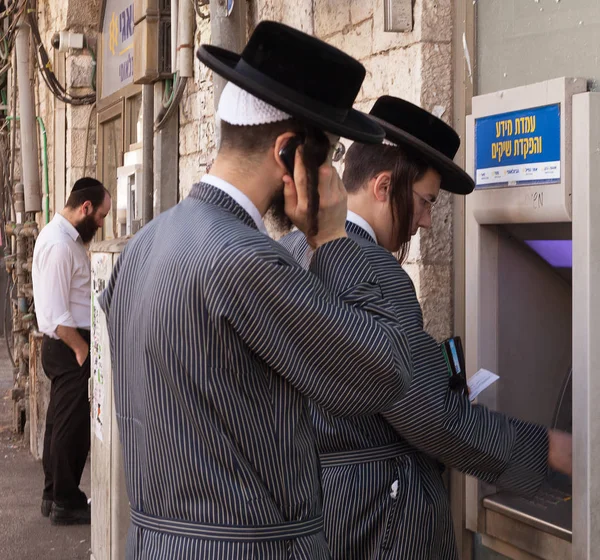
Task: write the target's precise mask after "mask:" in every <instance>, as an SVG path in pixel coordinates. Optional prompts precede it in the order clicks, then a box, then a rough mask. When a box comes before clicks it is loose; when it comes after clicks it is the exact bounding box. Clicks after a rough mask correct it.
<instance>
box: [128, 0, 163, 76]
mask: <svg viewBox="0 0 600 560" xmlns="http://www.w3.org/2000/svg"><path fill="white" fill-rule="evenodd" d="M133 13H134V31H133V52H134V56H133V60H134V65H133V81H134V82H135V83H136V84H151V83H153V82H156V81H158V80H160V79H164V78H168V77H170V75H171V72H172V69H171V56H170V52H171V12H170V3H169V2H168V1H165V0H135V3H134V10H133Z"/></svg>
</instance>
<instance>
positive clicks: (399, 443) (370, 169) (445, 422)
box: [281, 96, 571, 560]
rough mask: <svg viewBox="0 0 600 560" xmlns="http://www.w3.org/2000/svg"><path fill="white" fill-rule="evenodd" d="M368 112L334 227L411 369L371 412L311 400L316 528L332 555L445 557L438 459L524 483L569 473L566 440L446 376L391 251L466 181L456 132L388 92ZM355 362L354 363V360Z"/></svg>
mask: <svg viewBox="0 0 600 560" xmlns="http://www.w3.org/2000/svg"><path fill="white" fill-rule="evenodd" d="M371 116H372V117H373V118H374V119H376V121H377V122H378V123H379V124H380V125H381V126H382V127H383V129H384V130H385V133H386V139H385V140H384V145H381V146H368V145H366V144H360V143H355V144H353V145H352V146H351V147H350V148H349V150H348V153H347V155H346V161H345V170H344V183H345V185H346V188H347V190H348V192H349V201H348V208H349V212H348V220H347V223H346V228H347V231H348V234H349V236H350V237H351V238H352V239H354V240H355V241H356V242H357V243H358V244H360V246H361V247H362V249H363V252H364V254H365V255H367V257H368V259H369V262H370V263H371V266H372V267H373V269H374V270H375V271H376V274H377V276H378V277H379V279H380V282H381V286H382V289H383V296H384V298H385V299H386V300H388V301H389V302H390V304H392V306H393V307H394V309H395V311H396V314H397V316H398V317H399V318H400V320H401V322H402V324H403V327H404V329H405V331H406V333H407V336H408V340H409V345H410V350H411V356H412V363H413V381H412V383H411V387H410V389H409V391H408V393H407V394H406V395H405V396H404V397H403V398H402V399H400V400H399V401H398V402H397V403H396V404H395V405H394V406H393V407H392V408H391V409H390V410H388V411H386V412H384V413H383V414H381V415H371V416H356V417H352V418H339V417H334V416H333V415H331V414H330V413H329V412H328V411H327V410H325V409H324V408H323V407H321V406H320V405H319V404H318V403H314V402H313V403H311V412H312V416H313V421H314V423H315V426H316V431H317V445H318V448H319V453H320V459H321V466H322V468H323V491H324V517H325V535H326V537H327V539H328V541H329V544H330V548H331V552H332V556H333V558H336V559H340V560H341V559H344V560H352V559H355V560H359V559H360V560H368V559H375V558H378V559H379V558H389V559H394V560H421V559H422V560H425V559H427V560H457V559H458V553H457V550H456V544H455V537H454V530H453V525H452V518H451V512H450V504H449V502H448V496H447V492H446V489H445V486H444V482H443V478H442V472H443V468H444V466H449V467H452V468H456V469H458V470H460V471H462V472H465V473H468V474H470V475H473V476H476V477H479V478H480V479H482V480H484V481H486V482H488V483H491V484H495V485H496V486H498V487H499V488H503V489H505V490H509V491H512V492H515V493H519V494H523V495H531V494H533V493H535V492H536V491H537V490H538V489H539V488H540V486H541V484H542V482H543V480H544V478H545V476H546V474H547V470H548V466H550V467H551V468H553V469H555V470H557V471H560V472H563V473H566V474H570V472H571V441H570V436H567V435H565V434H561V433H558V432H555V431H552V430H547V429H546V428H545V427H543V426H537V425H534V424H531V423H528V422H523V421H520V420H517V419H515V418H510V417H507V416H505V415H503V414H499V413H497V412H492V411H490V410H488V409H487V408H485V407H483V406H479V405H472V404H471V403H470V401H469V398H468V396H467V392H466V390H465V386H464V384H461V383H458V384H457V383H454V382H453V381H454V380H455V377H451V376H450V371H449V365H448V363H447V361H446V359H445V357H444V353H443V351H442V346H441V345H438V343H437V342H436V341H435V340H434V339H433V338H432V337H431V336H430V335H429V334H427V332H426V331H425V330H424V326H423V317H422V312H421V308H420V305H419V302H418V300H417V297H416V293H415V289H414V286H413V284H412V281H411V280H410V278H409V276H408V274H407V273H406V272H405V271H404V270H403V268H402V266H401V264H400V263H401V262H402V260H403V258H404V257H405V256H406V254H407V248H408V242H409V241H410V238H411V236H412V235H414V234H415V233H416V232H417V230H418V229H419V228H420V227H425V228H427V227H430V226H431V219H432V218H431V208H432V206H433V205H434V204H435V202H436V200H437V198H438V195H439V191H440V187H441V188H442V189H444V190H446V191H448V192H451V193H455V194H461V195H466V194H469V193H470V192H471V191H472V190H473V188H474V184H473V181H472V179H471V178H470V177H469V176H468V175H467V174H466V173H465V172H464V171H463V170H462V169H460V168H459V167H458V166H457V165H456V164H455V163H454V162H453V161H452V158H453V157H454V155H455V154H456V152H457V150H458V147H459V145H460V140H459V138H458V135H457V134H456V133H455V132H454V130H453V129H452V128H451V127H449V126H448V125H446V124H445V123H444V122H443V121H441V120H440V119H438V118H436V117H434V116H433V115H431V114H430V113H428V112H427V111H425V110H423V109H421V108H419V107H417V106H415V105H413V104H411V103H408V102H406V101H404V100H401V99H398V98H394V97H390V96H385V97H382V98H380V99H379V100H378V101H377V102H376V103H375V105H374V107H373V109H372V110H371ZM281 243H282V244H283V245H284V246H285V247H286V248H288V249H289V250H290V252H291V253H292V254H294V256H295V257H296V258H297V259H298V260H299V262H302V263H303V264H305V265H307V264H308V263H309V262H310V259H311V258H312V250H311V248H310V247H309V245H308V244H307V243H306V238H305V236H304V235H303V234H302V233H301V232H295V233H292V234H290V235H288V236H286V237H285V238H283V239H282V240H281ZM393 253H400V259H399V260H397V259H396V258H395V257H394V255H393ZM399 261H400V262H399ZM355 373H356V375H357V376H361V375H363V372H361V371H360V369H359V368H355Z"/></svg>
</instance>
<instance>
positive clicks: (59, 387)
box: [32, 177, 111, 525]
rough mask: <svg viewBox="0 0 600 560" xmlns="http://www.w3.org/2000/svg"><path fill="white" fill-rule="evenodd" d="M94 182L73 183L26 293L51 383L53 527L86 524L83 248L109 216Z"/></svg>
mask: <svg viewBox="0 0 600 560" xmlns="http://www.w3.org/2000/svg"><path fill="white" fill-rule="evenodd" d="M110 205H111V199H110V194H109V193H108V191H107V190H106V189H105V188H104V186H103V185H102V183H100V181H97V180H96V179H92V178H90V177H84V178H83V179H79V180H78V181H77V182H76V183H75V185H74V186H73V190H72V191H71V194H70V196H69V199H68V200H67V204H66V206H65V208H64V209H63V210H62V212H58V213H57V214H56V215H55V216H54V219H53V220H52V221H51V222H50V223H49V224H48V225H47V226H46V227H45V228H44V229H43V230H42V231H41V233H40V235H39V237H38V239H37V242H36V245H35V250H34V252H33V268H32V278H33V295H34V302H35V308H36V315H37V321H38V328H39V330H40V332H42V333H43V334H44V341H43V343H42V365H43V367H44V372H45V373H46V375H47V376H48V378H49V379H50V380H51V390H50V403H49V405H48V412H47V416H46V433H45V437H44V454H43V466H44V475H45V485H44V492H43V496H42V508H41V509H42V515H44V516H45V517H48V516H50V520H51V522H52V524H53V525H72V524H83V523H89V522H90V510H89V506H88V503H87V497H86V495H85V494H84V493H83V492H82V491H81V490H80V489H79V483H80V481H81V474H82V472H83V468H84V466H85V462H86V459H87V454H88V451H89V448H90V416H89V404H88V390H87V385H88V379H89V376H90V362H89V344H90V314H91V312H90V295H91V294H90V260H89V257H88V253H87V247H86V246H87V245H88V244H89V243H90V242H91V241H92V239H93V238H94V235H95V234H96V232H97V231H98V229H99V228H100V227H102V224H103V223H104V218H105V217H106V215H107V214H108V212H109V211H110Z"/></svg>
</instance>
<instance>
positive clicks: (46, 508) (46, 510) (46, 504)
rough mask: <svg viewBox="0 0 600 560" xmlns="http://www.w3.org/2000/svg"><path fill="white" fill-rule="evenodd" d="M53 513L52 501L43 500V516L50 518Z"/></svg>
mask: <svg viewBox="0 0 600 560" xmlns="http://www.w3.org/2000/svg"><path fill="white" fill-rule="evenodd" d="M51 511H52V500H42V515H43V516H44V517H48V516H49V515H50V512H51Z"/></svg>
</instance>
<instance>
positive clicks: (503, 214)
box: [465, 78, 600, 560]
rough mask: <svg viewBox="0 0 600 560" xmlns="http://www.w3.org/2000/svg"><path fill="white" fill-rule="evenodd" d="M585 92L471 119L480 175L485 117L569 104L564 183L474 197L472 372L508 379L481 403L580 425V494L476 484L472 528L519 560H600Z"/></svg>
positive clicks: (596, 103)
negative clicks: (479, 140) (518, 491)
mask: <svg viewBox="0 0 600 560" xmlns="http://www.w3.org/2000/svg"><path fill="white" fill-rule="evenodd" d="M585 87H586V86H585V80H578V79H566V78H564V79H560V80H552V81H550V82H545V83H542V84H535V85H533V86H527V87H522V88H517V89H515V90H507V91H503V92H496V93H494V94H489V95H486V96H481V97H479V98H475V99H474V102H473V116H471V117H469V119H468V126H467V130H468V133H467V151H466V153H467V162H468V171H469V172H470V173H471V174H472V175H473V176H474V177H476V171H477V170H476V166H475V157H476V142H475V128H476V127H475V123H476V121H477V119H478V118H484V117H488V116H490V115H498V118H501V117H503V116H504V115H507V114H508V115H509V114H510V112H511V111H519V110H527V108H528V107H529V108H536V107H544V106H548V105H550V104H558V105H559V107H560V117H561V126H560V162H561V174H560V179H557V180H554V181H548V182H543V181H542V182H540V183H536V182H535V181H533V182H530V183H527V181H522V182H521V183H520V184H519V181H517V182H516V183H510V182H509V183H505V184H502V185H497V186H496V185H494V186H492V188H485V189H477V190H476V191H475V193H473V194H472V195H470V196H469V197H467V201H466V224H465V225H466V251H465V254H466V294H465V304H466V317H467V324H466V334H465V349H466V358H467V370H468V372H469V373H471V374H473V373H475V372H476V371H477V370H478V369H479V368H482V367H483V368H486V369H489V370H491V371H494V372H496V373H498V374H499V375H500V380H499V381H498V382H497V383H496V385H495V386H492V387H491V388H490V389H488V391H487V392H486V393H484V394H483V395H482V396H481V397H480V399H479V401H480V402H482V403H483V404H486V405H488V406H490V407H491V408H495V409H497V410H500V411H503V412H506V413H507V414H511V415H513V416H516V417H520V418H523V419H525V420H531V421H535V422H539V423H542V424H544V425H547V426H557V427H558V428H559V429H564V430H565V431H569V430H570V428H571V427H572V429H573V435H574V478H573V483H572V487H571V481H570V480H568V479H566V478H565V477H562V476H559V475H557V474H556V473H549V476H548V480H547V482H546V484H545V486H544V488H543V489H542V491H541V492H540V493H539V494H538V495H537V496H536V497H535V498H534V499H533V500H525V499H522V498H517V497H514V496H510V495H508V494H505V493H498V492H496V490H495V489H494V488H493V487H491V488H490V487H486V486H484V485H481V484H479V483H478V482H477V481H475V480H474V479H468V480H467V483H466V494H465V500H466V504H467V509H466V527H467V529H469V530H471V531H474V532H478V533H480V534H481V535H482V542H483V543H484V544H485V545H486V546H488V547H490V548H494V549H495V550H496V551H498V552H501V553H502V554H504V555H506V556H508V557H510V558H515V559H521V558H523V559H525V558H526V559H533V558H544V559H548V560H553V559H561V560H562V559H566V558H571V557H573V558H577V559H579V558H582V559H587V558H596V557H598V558H600V549H599V548H598V547H596V548H594V547H593V546H592V543H593V542H594V541H595V540H596V539H599V537H598V536H597V535H598V534H599V532H598V531H594V530H593V529H594V527H595V523H596V517H597V515H595V513H594V505H596V504H595V502H596V501H597V499H596V494H594V492H593V491H592V486H593V485H594V484H595V482H594V480H595V479H593V477H591V475H590V473H592V472H595V464H596V463H595V462H594V461H592V460H591V456H592V452H593V451H594V447H593V445H594V443H595V442H596V439H597V438H595V437H593V427H592V426H593V423H592V417H594V418H595V416H594V415H595V410H596V409H598V408H600V407H597V406H596V407H593V406H592V405H591V403H590V400H589V399H590V398H591V395H593V394H595V393H599V396H600V386H599V387H598V391H595V392H594V389H595V376H594V375H593V369H592V368H593V366H594V365H596V366H597V367H599V368H600V350H596V346H597V344H594V342H593V339H592V337H591V331H592V330H593V329H594V328H595V325H596V323H598V327H599V328H598V330H599V331H600V321H599V320H597V319H596V315H594V314H593V311H595V312H596V313H597V314H598V318H599V319H600V302H599V303H598V305H596V306H594V305H593V302H594V301H595V300H594V299H593V297H594V296H593V290H592V288H591V286H592V285H594V282H593V279H597V281H598V282H600V266H598V264H596V259H597V258H598V257H600V227H598V228H595V226H594V219H593V215H594V214H593V213H592V211H593V209H594V208H595V210H596V211H597V212H599V211H600V196H599V195H597V194H596V190H594V189H592V188H591V186H592V184H593V182H592V181H593V178H594V177H596V178H597V180H600V133H597V132H596V131H595V129H594V128H593V125H591V124H590V123H594V122H600V97H598V96H596V97H589V96H590V95H592V96H594V95H596V94H587V93H584V92H585ZM576 101H577V102H576ZM572 107H577V115H578V118H575V117H574V116H572ZM586 111H587V113H586ZM592 111H593V112H594V115H596V117H598V118H597V120H596V121H595V120H594V119H593V118H592ZM596 113H597V114H596ZM596 117H594V118H596ZM571 125H572V129H571ZM594 173H596V174H595V175H594ZM596 198H598V199H599V200H598V201H596ZM596 215H599V214H596ZM596 229H598V231H597V232H596ZM593 247H596V248H597V252H596V253H595V252H594V251H593V250H592V248H593ZM571 264H572V269H571ZM571 371H572V373H571ZM599 385H600V383H599ZM571 395H572V396H571ZM597 416H600V412H599V413H598V414H597ZM599 505H600V504H599ZM573 520H574V521H573ZM598 524H599V525H600V520H599V521H598ZM599 528H600V527H599ZM571 541H572V542H573V544H571ZM596 551H597V552H596Z"/></svg>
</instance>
